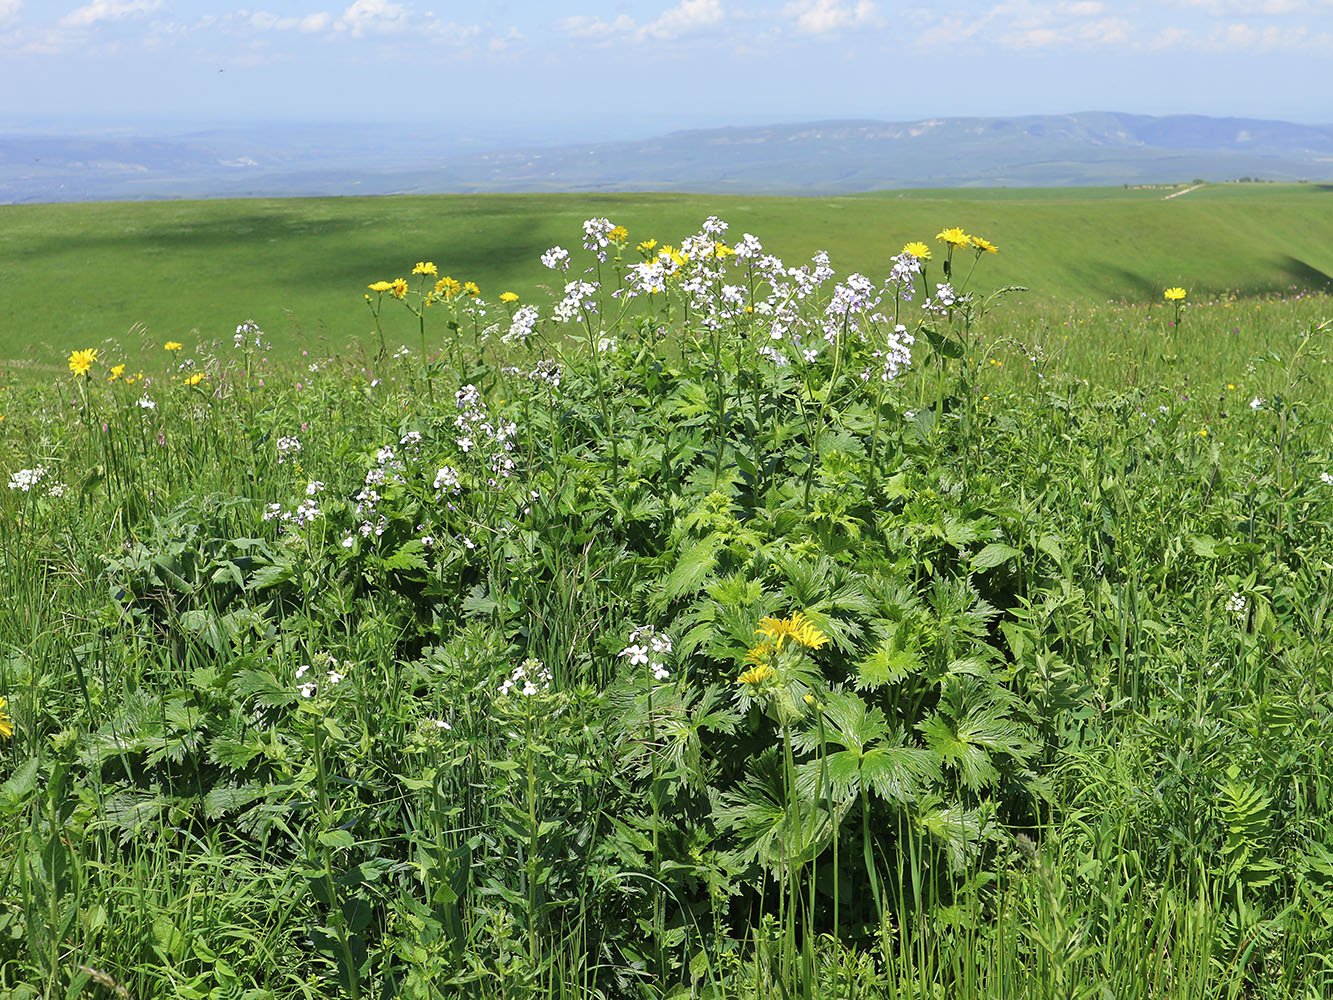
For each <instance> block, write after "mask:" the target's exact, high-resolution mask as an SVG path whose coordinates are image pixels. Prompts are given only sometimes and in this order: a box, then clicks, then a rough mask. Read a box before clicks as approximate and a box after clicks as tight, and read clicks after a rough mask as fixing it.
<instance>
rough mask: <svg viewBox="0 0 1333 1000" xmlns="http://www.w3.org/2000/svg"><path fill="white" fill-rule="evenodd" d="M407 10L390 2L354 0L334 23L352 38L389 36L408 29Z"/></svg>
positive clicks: (398, 4)
mask: <svg viewBox="0 0 1333 1000" xmlns="http://www.w3.org/2000/svg"><path fill="white" fill-rule="evenodd" d="M409 26H410V25H409V22H408V18H407V8H406V7H404V6H403V5H402V4H400V3H393V2H392V0H356V2H355V3H353V4H352V5H351V6H350V7H348V8H347V9H346V10H345V11H343V13H342V16H341V17H339V18H338V20H337V21H336V22H335V23H334V27H335V28H336V29H337V30H339V31H346V32H349V33H350V34H351V35H352V37H353V38H360V37H361V36H362V35H365V34H370V33H378V34H390V33H392V32H395V31H402V30H404V29H406V28H408V27H409Z"/></svg>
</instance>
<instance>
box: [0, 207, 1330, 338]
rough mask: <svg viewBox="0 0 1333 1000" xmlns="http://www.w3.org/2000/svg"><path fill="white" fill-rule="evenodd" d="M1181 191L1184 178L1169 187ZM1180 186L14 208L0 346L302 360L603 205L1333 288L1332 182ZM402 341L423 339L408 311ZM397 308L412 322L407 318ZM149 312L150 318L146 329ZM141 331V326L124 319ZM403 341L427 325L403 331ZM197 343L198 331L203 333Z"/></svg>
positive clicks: (1163, 281)
mask: <svg viewBox="0 0 1333 1000" xmlns="http://www.w3.org/2000/svg"><path fill="white" fill-rule="evenodd" d="M1175 190H1180V189H1175ZM1169 193H1172V190H1171V189H1164V188H1150V189H1124V188H1086V189H1071V188H1061V189H1040V190H1036V189H1030V190H1016V189H1005V190H977V189H951V190H914V191H902V192H896V191H895V192H878V193H874V194H865V195H853V196H840V197H829V198H777V197H755V196H719V195H686V194H614V195H590V194H577V195H573V194H508V195H505V194H500V195H496V194H491V195H435V196H402V197H381V198H333V199H284V200H234V201H182V202H148V203H92V204H65V205H13V206H3V207H0V358H5V359H24V360H30V361H33V362H35V363H51V362H52V361H56V362H58V361H59V359H60V358H61V357H63V354H64V353H65V352H67V351H68V350H69V349H70V348H71V347H76V346H79V347H82V346H90V345H95V344H97V343H100V342H101V341H102V340H104V339H105V338H108V337H117V338H121V339H122V340H123V341H124V342H125V344H126V347H127V348H133V347H134V345H135V344H136V343H137V342H139V341H142V343H143V344H144V346H145V348H148V347H155V346H156V345H160V343H161V342H162V341H164V340H168V339H173V340H183V341H187V343H190V341H191V340H192V339H193V340H198V339H203V340H213V339H217V340H220V341H223V342H228V343H229V341H230V335H231V332H232V331H233V330H234V328H235V326H236V324H237V323H239V322H240V321H242V320H245V319H254V320H255V321H256V322H258V323H259V324H260V325H261V326H262V327H263V328H264V329H265V330H266V331H267V332H268V333H269V334H270V336H271V338H272V339H273V341H274V344H275V347H277V348H279V349H280V350H283V351H286V352H296V351H298V350H300V349H301V348H302V347H303V346H304V347H308V348H309V349H311V350H312V351H313V350H316V349H318V350H321V351H323V350H327V349H332V350H338V349H341V348H342V347H343V346H344V345H347V344H349V343H350V342H360V343H362V344H366V343H368V341H367V339H366V335H367V333H368V331H369V330H370V329H371V326H372V323H371V319H370V316H369V314H368V312H367V310H366V309H365V306H364V304H363V301H362V294H363V291H364V289H365V286H366V284H367V283H368V282H370V281H374V280H377V279H380V278H392V277H395V276H397V275H400V274H405V273H406V272H407V271H408V270H410V269H411V266H412V264H413V262H415V261H417V260H421V259H431V260H434V261H436V262H437V263H438V264H439V266H440V270H441V273H448V274H452V275H453V276H455V277H456V278H458V279H459V280H473V281H476V282H477V283H478V284H479V285H480V286H481V289H482V293H483V296H484V297H486V298H488V299H490V300H491V301H494V299H495V296H497V295H498V293H499V292H501V291H504V290H511V289H512V290H513V291H516V292H518V293H519V294H520V295H521V296H523V298H524V299H527V300H533V299H534V298H535V299H536V300H541V299H543V298H544V296H545V292H544V291H543V290H542V289H541V287H540V283H542V282H545V281H547V280H548V279H550V278H551V277H553V276H552V275H551V272H548V271H546V270H544V269H543V268H542V267H541V265H540V263H539V262H538V259H537V258H538V256H539V255H540V253H541V252H542V251H543V250H544V249H546V248H547V247H550V246H552V245H555V244H561V245H563V246H565V247H568V248H576V247H577V246H578V245H579V239H580V232H581V229H580V225H581V223H582V221H583V220H584V219H585V218H588V217H591V216H601V215H605V216H608V217H609V218H611V219H612V220H613V221H615V222H617V223H620V224H623V225H625V226H626V227H628V228H629V230H630V233H631V237H632V240H633V241H638V240H641V239H646V238H648V237H650V236H651V237H656V238H657V239H658V240H659V241H662V242H677V241H679V239H680V238H681V237H682V236H685V235H687V234H689V233H691V232H694V231H695V230H696V229H697V227H698V225H699V223H700V222H701V221H702V220H703V219H704V218H705V217H706V216H708V215H710V214H716V215H719V216H721V217H722V218H723V219H726V220H727V221H728V222H730V223H731V226H732V235H734V236H739V235H740V234H741V233H743V232H753V233H755V234H756V235H757V236H759V237H760V239H761V240H762V241H763V242H764V244H765V246H766V248H767V249H769V250H770V251H772V252H775V253H777V254H779V255H780V256H782V257H784V259H787V260H788V262H789V263H799V262H800V261H802V260H803V259H806V258H808V257H809V255H810V254H811V253H813V252H814V251H817V250H820V249H827V250H828V251H829V252H830V254H831V256H832V258H833V263H834V266H835V267H836V268H837V269H838V272H839V273H840V274H845V273H847V272H848V271H853V270H860V271H863V272H865V273H866V274H868V275H870V276H872V277H875V276H879V275H882V274H883V273H884V271H885V270H886V268H887V266H888V264H889V259H890V257H892V256H893V255H894V254H895V253H897V252H898V251H899V250H900V249H901V247H902V245H903V243H904V242H905V241H907V240H913V239H926V240H930V239H931V238H932V237H933V236H934V234H935V233H936V232H938V231H939V230H940V229H941V228H942V227H945V226H954V225H958V226H962V227H964V228H965V229H967V230H968V231H969V232H974V233H977V234H979V235H982V236H985V237H987V238H988V239H990V240H992V241H993V242H995V243H997V244H999V246H1000V248H1001V252H1000V254H999V256H997V257H988V258H987V259H986V260H985V261H983V262H982V264H983V266H982V267H981V268H980V269H979V272H978V277H977V279H976V280H977V282H978V283H979V285H980V286H982V287H993V286H997V285H1002V284H1008V283H1016V284H1023V285H1027V286H1029V287H1030V288H1031V289H1032V292H1031V296H1032V297H1034V298H1038V299H1048V300H1053V299H1075V300H1077V299H1082V300H1088V299H1106V298H1117V299H1119V298H1125V299H1129V300H1131V301H1149V300H1155V299H1157V298H1159V297H1160V294H1161V289H1162V288H1163V287H1166V286H1169V285H1177V284H1179V285H1184V286H1185V287H1187V288H1189V289H1190V291H1191V296H1192V297H1194V298H1196V299H1197V298H1200V297H1203V296H1206V295H1208V294H1212V293H1220V292H1223V291H1227V290H1239V291H1240V292H1242V293H1247V294H1251V293H1253V294H1263V293H1269V292H1276V291H1280V290H1285V289H1288V288H1290V287H1292V286H1296V287H1300V288H1311V289H1313V288H1320V289H1324V288H1328V287H1329V285H1330V283H1331V278H1330V276H1333V185H1313V184H1301V185H1279V184H1231V185H1210V186H1206V187H1204V188H1201V189H1199V190H1196V191H1190V192H1189V193H1186V194H1183V195H1182V196H1179V197H1175V198H1171V199H1169V200H1168V199H1165V197H1164V196H1165V195H1166V194H1169ZM395 312H397V311H395V310H386V313H388V314H391V319H393V320H394V322H395V325H391V326H389V327H388V330H389V333H390V336H391V337H393V336H400V337H401V338H402V339H404V340H407V342H409V343H413V342H415V331H414V328H413V327H410V326H409V324H408V322H407V321H406V320H407V317H406V316H405V315H392V314H394V313H395ZM398 321H402V322H398ZM137 324H142V325H143V327H144V328H146V330H145V331H140V329H139V328H138V327H137V326H136V325H137ZM132 328H133V329H134V330H135V332H134V333H131V332H130V331H131V330H132ZM409 335H411V336H410V337H409ZM191 346H193V344H192V343H191Z"/></svg>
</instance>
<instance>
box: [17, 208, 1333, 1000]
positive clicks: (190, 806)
mask: <svg viewBox="0 0 1333 1000" xmlns="http://www.w3.org/2000/svg"><path fill="white" fill-rule="evenodd" d="M995 252H997V248H996V246H995V245H994V244H991V243H989V242H987V241H986V240H984V239H979V238H977V237H974V236H970V235H968V234H967V233H965V232H963V231H962V230H961V229H956V228H945V229H943V230H942V231H941V232H940V233H939V234H938V236H937V238H936V239H935V241H934V242H933V243H927V242H913V243H909V244H908V245H907V246H906V247H904V248H903V250H902V252H901V253H899V254H898V255H897V256H895V257H894V258H893V259H892V263H891V267H890V271H889V273H888V274H887V275H885V276H882V277H876V278H873V279H872V278H869V277H867V276H864V275H859V274H850V275H846V276H842V277H839V276H838V275H837V273H836V272H835V271H834V269H833V266H832V262H831V261H830V260H829V259H828V258H827V256H826V255H823V254H817V255H815V256H814V257H813V258H812V259H811V260H810V261H809V262H805V263H800V264H798V265H792V264H789V263H787V262H784V261H782V260H779V259H778V258H777V257H775V256H773V255H772V254H769V253H767V252H766V251H765V250H764V248H763V246H762V244H761V243H760V241H759V240H758V239H757V238H756V237H755V236H753V235H750V234H743V235H742V236H741V237H740V238H739V239H735V238H732V237H730V236H729V231H728V227H727V226H726V224H725V223H723V222H722V221H721V220H718V219H712V218H710V219H708V220H707V221H706V222H705V223H704V224H703V225H702V226H701V228H700V230H699V231H698V232H696V233H694V234H691V235H689V236H687V237H686V238H684V239H683V240H681V241H679V243H678V244H675V245H662V244H659V243H658V242H657V241H656V240H653V239H645V240H642V241H639V242H637V243H636V242H635V241H634V238H633V237H632V236H631V235H630V234H629V233H628V232H627V231H626V230H625V229H624V228H623V227H620V226H616V225H615V224H613V223H612V222H611V220H608V219H599V218H594V219H590V220H588V221H587V222H586V223H585V224H584V227H583V233H582V238H581V248H580V249H579V250H578V251H574V252H571V251H568V250H565V249H564V248H561V247H554V248H551V249H550V250H549V251H547V253H546V254H544V255H543V257H542V263H543V265H544V266H545V267H546V268H548V269H550V271H551V272H553V273H554V274H555V275H556V276H557V284H558V285H559V286H560V291H559V292H558V293H557V294H556V296H555V299H554V301H553V302H551V303H542V304H535V303H524V302H521V301H520V300H519V299H518V297H517V296H514V295H513V294H512V293H506V294H502V295H500V296H499V297H498V305H496V306H492V305H490V304H488V303H487V302H486V301H485V299H484V298H483V297H482V295H481V290H480V289H478V288H476V287H475V286H472V287H469V285H468V284H467V283H465V282H459V281H455V280H454V279H452V278H450V277H449V276H447V275H446V276H441V275H440V274H439V268H438V267H436V266H435V265H434V264H433V263H432V262H429V261H420V262H418V263H417V264H416V266H415V267H413V268H412V269H411V275H412V277H411V278H410V279H408V278H398V279H390V280H384V281H377V282H375V283H374V284H371V285H370V288H369V291H370V293H371V294H370V296H369V297H368V301H369V302H370V305H371V309H372V312H373V314H374V318H375V321H376V324H377V330H382V327H381V326H380V324H379V321H380V315H381V313H380V311H381V310H382V309H384V308H391V307H392V308H406V309H409V310H412V311H413V314H414V315H415V316H417V318H418V321H419V333H420V342H419V346H418V349H417V350H416V351H412V350H409V349H407V348H401V349H399V350H398V351H397V352H396V353H393V354H390V352H389V350H388V347H389V345H387V344H386V343H384V341H383V339H382V337H377V338H376V340H375V342H374V348H375V350H376V351H377V357H376V359H375V360H374V361H373V362H370V363H367V364H365V365H364V366H362V365H352V364H349V363H347V362H346V361H341V360H338V359H316V360H310V359H303V361H302V362H301V365H300V367H299V368H284V367H282V366H280V365H277V364H276V363H274V362H272V361H270V360H269V358H268V351H267V346H266V342H265V338H264V334H263V332H262V330H260V328H259V327H258V326H256V325H255V324H253V323H250V322H247V323H244V324H242V325H241V326H240V327H238V328H237V331H236V335H235V338H234V342H233V344H232V345H230V346H228V347H225V348H222V349H218V350H216V351H215V352H210V351H208V350H206V349H197V350H194V351H188V350H186V349H185V346H184V345H183V344H182V343H180V342H176V341H173V342H169V343H168V344H167V345H166V349H167V350H168V351H169V352H170V353H169V354H168V355H167V357H169V358H170V359H171V362H170V367H169V368H167V369H166V370H162V371H159V370H154V371H152V372H150V373H149V374H148V375H147V376H146V377H145V376H144V375H143V374H142V373H139V372H138V371H137V366H136V368H135V371H134V372H132V373H131V374H128V375H127V374H126V372H127V367H126V366H128V365H129V359H128V358H127V357H125V356H124V355H123V354H122V353H118V349H117V348H116V347H115V345H103V346H100V347H90V348H80V349H77V350H74V351H73V353H72V354H71V356H70V358H69V373H68V374H62V377H61V379H60V382H59V384H57V385H54V386H38V385H19V384H17V383H15V384H12V385H8V386H6V387H5V391H4V393H3V394H0V395H2V397H3V398H2V399H0V406H2V407H3V411H4V412H3V413H2V414H0V416H3V417H6V418H7V419H6V420H5V421H4V423H0V428H3V431H0V433H3V434H4V437H3V438H0V462H4V463H5V464H3V465H0V469H3V470H4V471H5V472H7V473H8V477H7V481H8V489H4V490H0V581H3V587H4V592H5V593H6V594H7V595H8V599H7V600H6V601H5V602H4V603H3V604H0V738H2V739H3V743H0V747H2V749H0V754H2V755H3V756H0V776H2V777H3V778H4V781H3V783H2V784H0V813H2V814H3V815H4V816H5V817H6V818H8V819H9V820H10V822H8V823H6V824H5V826H4V828H3V832H2V833H0V839H2V840H3V851H0V859H4V862H3V864H0V932H2V933H0V987H3V989H5V990H8V991H9V992H10V994H11V995H14V996H19V997H25V996H26V997H37V996H42V997H54V996H56V995H61V996H66V995H71V994H72V993H74V992H77V991H79V990H82V989H85V988H87V987H89V986H90V985H92V986H96V987H97V988H98V989H101V990H103V991H104V992H105V991H110V992H111V993H115V994H117V995H120V996H133V997H149V996H157V995H173V996H183V997H233V996H243V997H248V998H259V997H275V998H276V997H282V998H287V997H312V996H339V995H347V996H352V997H362V996H367V997H368V996H377V997H379V996H398V997H435V996H444V995H459V994H461V995H469V996H471V995H475V996H484V997H491V996H494V997H505V998H521V997H535V996H557V995H558V996H572V995H577V996H588V997H592V996H603V997H622V996H666V995H671V996H685V995H690V996H711V997H718V998H722V997H732V996H735V997H752V996H767V995H773V994H781V995H784V996H788V995H800V996H803V997H815V996H819V997H842V996H847V997H852V996H857V997H862V996H884V997H895V998H896V997H908V996H910V997H927V996H930V997H934V996H944V995H948V996H957V997H964V998H977V1000H980V998H982V997H993V996H1004V997H1062V998H1063V997H1090V998H1091V997H1104V996H1136V995H1137V996H1154V997H1159V996H1160V997H1170V998H1187V997H1188V998H1195V997H1197V998H1205V997H1207V998H1213V997H1235V998H1240V997H1264V998H1268V997H1272V998H1276V997H1284V998H1285V997H1291V996H1298V997H1321V996H1324V995H1327V993H1328V991H1329V988H1330V986H1331V985H1333V983H1330V980H1329V978H1328V972H1327V969H1328V967H1329V963H1330V961H1331V960H1333V924H1331V923H1330V921H1329V919H1328V917H1327V914H1328V913H1330V912H1333V909H1330V904H1333V847H1330V845H1333V821H1331V820H1330V817H1331V816H1333V812H1330V809H1329V802H1330V801H1331V797H1333V764H1331V763H1330V762H1329V759H1328V755H1327V753H1326V751H1325V746H1326V745H1327V743H1328V740H1329V739H1330V737H1333V701H1331V696H1330V688H1331V687H1333V684H1331V681H1333V676H1331V675H1330V672H1329V667H1328V664H1329V662H1330V660H1329V657H1328V656H1327V649H1328V648H1329V642H1330V634H1329V625H1328V621H1329V616H1328V611H1329V600H1330V597H1329V590H1328V587H1327V574H1328V572H1329V567H1330V565H1333V486H1330V482H1333V452H1331V451H1330V445H1329V440H1328V437H1327V426H1328V423H1329V420H1330V416H1333V414H1330V409H1329V400H1330V399H1333V393H1330V391H1329V390H1330V386H1329V379H1328V375H1327V371H1326V368H1325V366H1324V358H1323V356H1322V354H1321V353H1320V352H1321V342H1322V341H1321V337H1322V334H1323V333H1324V332H1325V331H1326V329H1327V323H1324V324H1322V325H1321V324H1320V323H1319V322H1317V318H1318V317H1317V316H1316V315H1315V314H1314V312H1313V311H1314V310H1315V309H1318V308H1322V307H1323V306H1324V305H1325V303H1324V302H1323V301H1322V300H1309V301H1303V302H1301V303H1293V304H1291V306H1290V307H1289V309H1288V311H1286V312H1281V313H1276V314H1275V318H1274V319H1273V320H1272V323H1273V326H1272V327H1271V328H1266V329H1268V330H1270V331H1271V332H1269V333H1266V334H1265V337H1266V339H1265V341H1264V344H1263V350H1262V351H1259V350H1256V351H1254V352H1252V353H1250V354H1247V355H1243V356H1241V358H1240V360H1237V359H1236V357H1234V356H1231V355H1224V354H1219V353H1218V352H1214V353H1213V354H1212V355H1210V357H1212V358H1218V357H1224V359H1225V361H1224V363H1226V364H1229V365H1233V368H1232V369H1230V370H1229V374H1228V375H1226V376H1221V375H1219V374H1218V373H1217V372H1212V373H1211V374H1200V369H1199V367H1198V366H1197V365H1196V366H1194V367H1191V366H1190V365H1189V364H1188V363H1186V362H1183V361H1182V360H1181V357H1180V355H1181V354H1182V353H1183V352H1185V351H1186V350H1187V349H1188V345H1189V344H1190V343H1191V342H1190V341H1189V340H1188V339H1187V338H1188V337H1190V336H1195V335H1196V334H1195V333H1194V331H1195V330H1196V329H1197V330H1200V331H1202V330H1205V329H1207V324H1212V323H1215V322H1216V321H1217V316H1218V315H1219V314H1220V310H1221V308H1222V307H1223V306H1225V305H1226V304H1225V303H1223V304H1220V305H1218V306H1217V307H1216V308H1214V305H1213V304H1207V303H1205V304H1200V305H1195V306H1192V307H1191V322H1190V324H1188V325H1186V326H1182V325H1181V324H1180V322H1179V320H1180V312H1179V310H1180V308H1181V306H1180V302H1181V299H1182V297H1181V296H1173V295H1172V294H1171V292H1168V293H1167V301H1169V302H1172V303H1173V305H1174V307H1175V309H1176V312H1175V316H1174V325H1173V326H1171V327H1167V326H1165V325H1164V324H1163V323H1161V322H1159V321H1158V320H1156V319H1155V318H1154V317H1152V316H1151V315H1148V316H1144V317H1140V318H1139V319H1138V320H1136V323H1137V324H1138V325H1135V326H1133V327H1132V329H1131V328H1129V327H1126V328H1125V329H1123V330H1122V329H1121V327H1120V326H1118V325H1114V324H1119V323H1120V322H1121V317H1120V316H1119V315H1118V314H1116V315H1113V317H1112V319H1110V320H1099V322H1101V323H1102V325H1101V326H1100V327H1098V332H1097V335H1096V336H1090V335H1088V334H1087V333H1086V331H1081V329H1080V326H1079V323H1080V320H1079V319H1078V318H1077V317H1074V316H1072V314H1071V318H1070V319H1069V320H1066V321H1065V322H1066V326H1065V327H1063V328H1061V327H1060V326H1059V325H1058V322H1052V320H1051V317H1050V316H1039V317H1037V318H1036V319H1034V320H1032V321H1031V323H1030V324H1029V327H1028V328H1014V327H1013V326H1012V324H1006V323H1005V322H1004V321H1003V320H1002V319H1001V318H1000V317H999V316H997V315H992V314H991V309H992V308H993V307H994V306H995V304H996V303H997V301H998V299H999V297H1000V295H1001V294H1003V293H1005V292H1007V291H1011V290H1010V289H1001V290H1000V291H999V292H993V293H991V294H988V295H981V294H980V293H978V292H977V291H976V289H975V288H974V287H973V286H972V277H973V269H974V268H977V267H980V265H981V263H982V262H983V261H984V260H985V259H986V257H987V255H989V254H992V253H995ZM982 273H984V270H983V272H982ZM1240 305H1244V304H1243V303H1242V304H1240ZM1298 310H1305V311H1304V312H1300V311H1298ZM1270 313H1274V310H1273V309H1270ZM435 317H443V319H442V321H440V322H437V320H436V318H435ZM1071 324H1072V325H1071ZM1062 330H1068V331H1070V332H1068V333H1065V332H1061V331H1062ZM1237 330H1239V326H1237ZM1067 337H1069V338H1074V341H1073V343H1081V344H1082V348H1081V349H1082V350H1084V351H1085V352H1086V354H1085V355H1083V356H1082V357H1074V356H1073V355H1072V352H1071V342H1070V341H1068V340H1065V339H1063V338H1067ZM1080 337H1081V338H1082V339H1081V341H1080V340H1079V338H1080ZM433 338H435V339H434V340H433ZM436 340H442V342H443V344H444V349H443V351H442V352H441V353H440V354H439V356H436V357H432V356H431V348H432V346H433V344H434V343H435V342H436ZM1116 352H1120V353H1116ZM1108 358H1110V360H1109V361H1108ZM112 362H114V364H112ZM1080 364H1084V365H1088V366H1094V365H1106V366H1108V367H1109V368H1110V369H1111V370H1112V371H1113V372H1114V374H1115V376H1116V379H1117V380H1116V381H1114V382H1107V383H1105V384H1095V385H1094V384H1090V383H1089V381H1087V380H1086V379H1085V378H1084V377H1082V376H1081V375H1080V374H1079V365H1080ZM145 368H146V369H148V368H154V366H153V365H151V364H148V365H145ZM1220 377H1229V378H1231V379H1232V380H1231V381H1229V382H1224V383H1222V384H1218V383H1217V382H1216V379H1218V378H1220ZM1205 378H1207V379H1212V381H1210V382H1206V383H1204V382H1202V381H1201V380H1203V379H1205ZM1223 385H1225V386H1226V387H1227V388H1223ZM1256 400H1257V401H1258V402H1257V405H1256V403H1255V401H1256ZM1204 431H1208V433H1206V434H1205V433H1202V432H1204Z"/></svg>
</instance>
